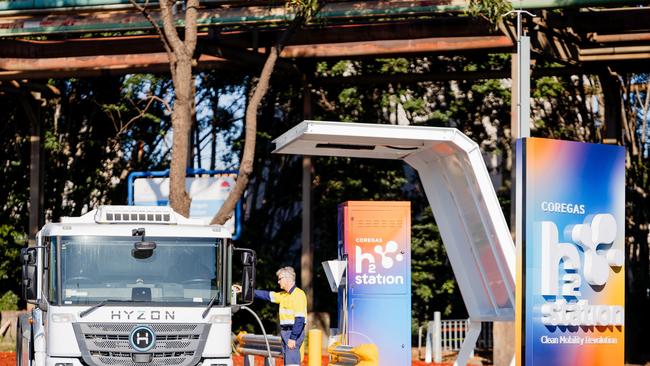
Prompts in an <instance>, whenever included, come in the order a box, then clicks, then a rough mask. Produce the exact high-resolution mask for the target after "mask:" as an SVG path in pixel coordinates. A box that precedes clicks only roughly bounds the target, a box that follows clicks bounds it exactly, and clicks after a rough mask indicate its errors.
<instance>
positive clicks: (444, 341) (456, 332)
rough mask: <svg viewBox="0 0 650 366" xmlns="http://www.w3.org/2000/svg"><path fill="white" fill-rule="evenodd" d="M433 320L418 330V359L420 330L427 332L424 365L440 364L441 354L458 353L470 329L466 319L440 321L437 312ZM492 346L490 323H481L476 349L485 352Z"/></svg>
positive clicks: (420, 353) (420, 347) (420, 339)
mask: <svg viewBox="0 0 650 366" xmlns="http://www.w3.org/2000/svg"><path fill="white" fill-rule="evenodd" d="M433 318H434V320H433V321H430V322H428V323H427V324H425V325H422V326H420V327H419V329H418V357H420V358H422V330H423V329H426V331H427V332H426V338H425V342H426V345H425V355H424V361H425V362H426V363H431V362H437V363H438V362H442V355H443V354H445V353H452V352H458V351H460V349H461V346H462V344H463V341H464V340H465V337H466V335H467V332H468V331H469V329H470V327H469V320H467V319H449V320H441V319H440V312H439V311H436V312H435V313H434V316H433ZM492 346H493V338H492V323H491V322H485V323H482V326H481V333H480V335H479V338H478V340H477V342H476V348H477V349H483V350H486V349H491V348H492ZM472 353H473V352H472Z"/></svg>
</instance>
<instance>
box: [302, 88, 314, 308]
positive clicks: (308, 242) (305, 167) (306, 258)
mask: <svg viewBox="0 0 650 366" xmlns="http://www.w3.org/2000/svg"><path fill="white" fill-rule="evenodd" d="M302 88H303V117H304V118H305V119H311V93H310V85H309V82H308V81H307V80H306V78H305V77H304V76H303V83H302ZM312 169H313V168H312V162H311V157H310V156H306V155H303V157H302V238H301V239H302V255H301V257H300V284H301V287H302V289H303V291H305V295H307V312H308V313H311V312H312V311H313V309H314V286H313V280H314V273H313V271H312V268H313V265H314V245H313V243H312V241H313V240H312V234H311V228H312V187H311V181H312Z"/></svg>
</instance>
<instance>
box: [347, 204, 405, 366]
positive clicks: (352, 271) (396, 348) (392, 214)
mask: <svg viewBox="0 0 650 366" xmlns="http://www.w3.org/2000/svg"><path fill="white" fill-rule="evenodd" d="M338 229H339V233H338V253H339V259H340V260H346V259H347V272H346V276H345V279H344V281H345V283H344V285H345V286H346V289H347V291H339V319H340V320H339V321H340V322H345V319H347V324H341V323H339V328H340V329H341V331H342V334H343V336H344V337H346V338H347V341H348V344H350V345H351V346H358V345H360V344H364V343H373V344H375V345H377V348H378V349H379V365H381V366H395V365H410V364H411V203H410V202H400V201H363V202H360V201H348V202H345V203H342V204H340V205H339V210H338ZM345 315H347V316H345Z"/></svg>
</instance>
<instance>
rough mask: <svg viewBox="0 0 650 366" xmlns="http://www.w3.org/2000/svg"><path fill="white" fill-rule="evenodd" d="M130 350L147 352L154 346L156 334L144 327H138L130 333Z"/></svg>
mask: <svg viewBox="0 0 650 366" xmlns="http://www.w3.org/2000/svg"><path fill="white" fill-rule="evenodd" d="M129 341H130V342H129V343H131V348H133V349H134V350H136V351H138V352H147V351H148V350H150V349H152V348H153V346H154V345H155V344H156V334H155V333H154V332H153V330H152V329H151V328H149V327H148V326H146V325H140V326H137V327H135V328H133V330H132V331H131V336H130V337H129Z"/></svg>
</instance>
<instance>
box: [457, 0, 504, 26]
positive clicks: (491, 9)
mask: <svg viewBox="0 0 650 366" xmlns="http://www.w3.org/2000/svg"><path fill="white" fill-rule="evenodd" d="M511 9H512V4H511V3H510V1H508V0H470V2H469V7H468V8H467V13H468V14H470V15H472V16H484V17H485V18H487V19H488V20H489V21H490V23H492V25H493V26H494V27H495V28H496V27H497V24H499V22H500V21H501V17H502V16H503V14H505V13H507V12H508V11H510V10H511Z"/></svg>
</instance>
